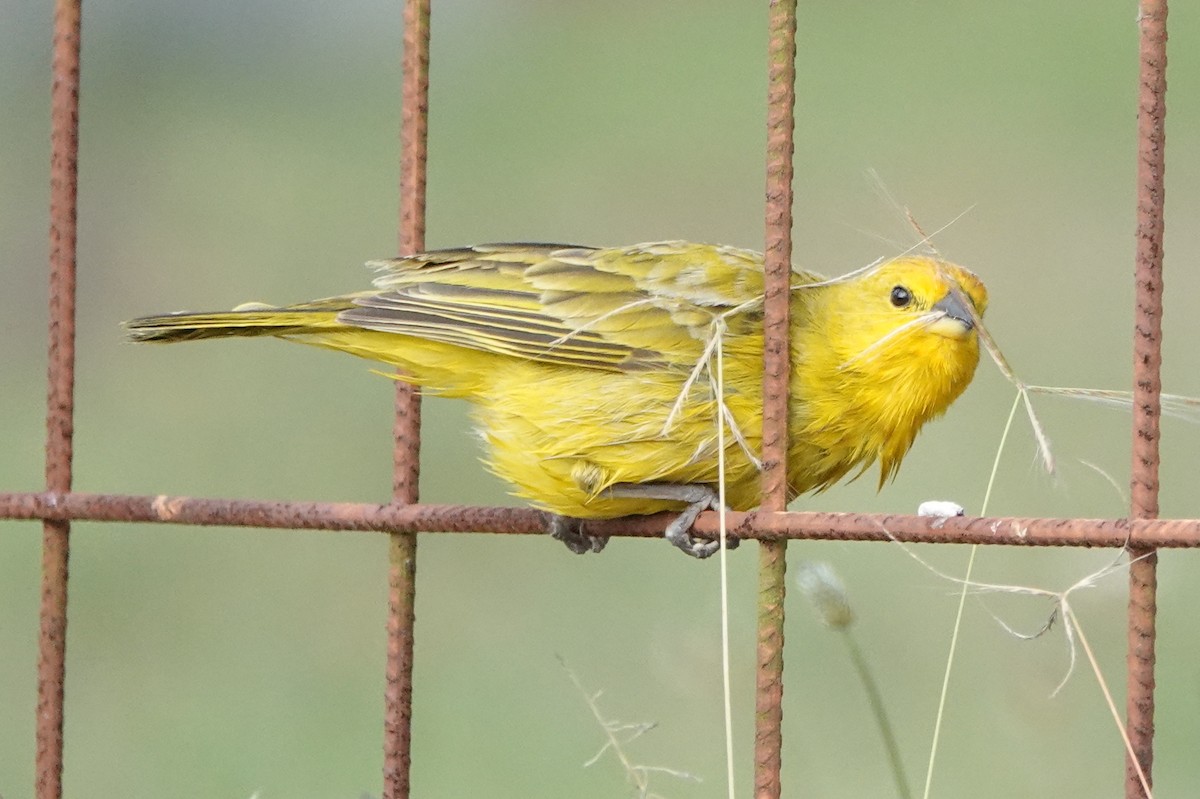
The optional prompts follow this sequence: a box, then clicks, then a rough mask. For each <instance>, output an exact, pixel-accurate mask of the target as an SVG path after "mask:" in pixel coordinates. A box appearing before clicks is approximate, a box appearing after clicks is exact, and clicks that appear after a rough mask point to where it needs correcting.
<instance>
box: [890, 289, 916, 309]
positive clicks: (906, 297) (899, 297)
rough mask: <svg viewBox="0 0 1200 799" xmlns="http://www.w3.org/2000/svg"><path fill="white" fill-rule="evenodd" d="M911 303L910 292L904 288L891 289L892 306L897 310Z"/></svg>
mask: <svg viewBox="0 0 1200 799" xmlns="http://www.w3.org/2000/svg"><path fill="white" fill-rule="evenodd" d="M911 302H912V292H910V291H909V290H908V289H906V288H904V286H896V287H895V288H893V289H892V305H894V306H896V307H897V308H905V307H907V306H908V305H909V304H910V303H911Z"/></svg>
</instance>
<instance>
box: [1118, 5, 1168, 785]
mask: <svg viewBox="0 0 1200 799" xmlns="http://www.w3.org/2000/svg"><path fill="white" fill-rule="evenodd" d="M1138 26H1139V30H1140V41H1139V46H1138V54H1139V60H1140V63H1141V66H1140V70H1139V73H1140V74H1139V90H1138V116H1137V119H1138V155H1137V256H1136V258H1137V261H1136V270H1137V271H1136V277H1135V281H1136V285H1137V298H1136V307H1135V311H1134V337H1133V348H1134V367H1133V369H1134V380H1133V382H1134V386H1133V392H1134V395H1133V396H1134V403H1133V476H1132V481H1131V494H1130V499H1131V503H1130V516H1131V517H1132V518H1135V519H1153V518H1155V517H1157V516H1158V463H1159V452H1158V445H1159V417H1160V410H1161V408H1160V394H1161V392H1162V378H1161V372H1162V310H1163V302H1162V292H1163V276H1162V259H1163V167H1164V165H1165V159H1164V149H1165V145H1166V135H1165V123H1166V116H1167V106H1166V93H1167V0H1142V2H1140V3H1139V7H1138ZM1129 554H1130V557H1131V558H1132V559H1134V560H1133V562H1132V563H1131V564H1130V567H1129V629H1128V633H1129V649H1128V655H1127V659H1126V663H1127V685H1126V702H1125V713H1126V726H1127V728H1128V730H1129V740H1130V743H1131V744H1132V748H1133V752H1134V754H1135V755H1136V757H1137V765H1140V767H1141V772H1142V774H1144V775H1145V779H1146V782H1147V785H1149V784H1150V780H1151V766H1152V765H1153V761H1154V658H1155V654H1154V647H1155V638H1156V630H1155V624H1156V612H1157V608H1156V595H1157V591H1158V553H1157V552H1155V551H1154V550H1151V549H1141V548H1131V549H1130V553H1129ZM1125 795H1126V796H1127V797H1131V798H1132V797H1143V796H1145V791H1144V789H1143V786H1142V779H1141V776H1140V775H1139V774H1138V768H1137V766H1136V765H1135V763H1134V761H1133V759H1132V758H1130V757H1129V756H1128V755H1127V756H1126V764H1125Z"/></svg>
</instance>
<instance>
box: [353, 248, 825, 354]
mask: <svg viewBox="0 0 1200 799" xmlns="http://www.w3.org/2000/svg"><path fill="white" fill-rule="evenodd" d="M370 266H372V267H375V268H376V269H377V270H379V272H380V275H379V277H378V278H377V279H376V280H375V287H376V289H377V290H376V291H375V292H373V293H363V294H360V295H356V296H355V297H353V303H354V307H353V308H350V309H348V310H344V311H342V312H341V313H340V314H339V316H338V319H339V321H340V322H342V323H343V324H347V325H352V326H356V327H361V328H365V329H369V330H380V331H385V332H391V333H399V334H402V335H408V336H415V337H417V338H424V339H429V340H433V341H441V342H444V343H448V344H454V345H457V346H462V347H468V348H471V349H476V350H482V351H485V352H493V353H496V354H500V355H510V356H514V357H520V358H528V359H532V360H535V361H543V362H546V363H554V364H562V365H571V366H579V367H585V368H593V369H607V370H622V371H629V370H637V369H646V368H651V367H662V366H667V367H672V366H675V367H679V368H684V369H690V368H691V367H692V366H693V365H694V364H695V360H696V358H698V357H700V355H701V354H702V352H703V350H704V346H705V343H706V341H707V338H708V336H709V335H710V330H711V325H712V323H713V321H714V319H716V318H717V317H718V316H720V315H722V314H731V315H733V316H736V317H737V318H736V319H735V320H733V321H734V324H730V329H731V330H752V329H753V328H754V327H755V323H757V326H758V328H759V330H761V307H760V305H759V303H757V302H755V300H756V299H757V298H759V297H761V295H762V285H763V281H762V256H761V255H759V254H758V253H755V252H751V251H749V250H739V249H735V248H732V247H720V246H714V245H709V244H691V243H687V242H678V241H671V242H657V243H649V244H638V245H634V246H632V247H620V248H608V249H595V248H590V247H578V246H571V245H562V244H486V245H479V246H476V247H470V248H458V249H451V250H437V251H433V252H427V253H421V254H419V255H414V256H410V257H407V258H398V259H395V260H389V261H375V262H372V263H371V264H370ZM798 274H799V275H800V277H799V278H798V279H799V280H801V281H802V282H807V281H808V280H815V279H817V277H816V276H810V275H807V274H803V273H798Z"/></svg>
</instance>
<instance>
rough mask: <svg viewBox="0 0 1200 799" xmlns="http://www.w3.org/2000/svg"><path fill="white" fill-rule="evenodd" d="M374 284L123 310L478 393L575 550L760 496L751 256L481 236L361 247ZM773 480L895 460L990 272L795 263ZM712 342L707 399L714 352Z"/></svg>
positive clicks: (706, 545) (161, 323)
mask: <svg viewBox="0 0 1200 799" xmlns="http://www.w3.org/2000/svg"><path fill="white" fill-rule="evenodd" d="M369 266H372V267H374V268H375V269H377V270H378V271H379V276H378V277H377V278H376V280H375V281H374V286H375V288H374V289H373V290H369V291H362V292H358V293H354V294H346V295H342V296H338V297H331V298H328V299H322V300H315V301H313V302H306V303H300V304H298V305H287V306H279V307H275V306H268V305H264V304H260V303H252V304H247V305H243V306H240V307H238V308H236V309H234V310H233V311H229V312H220V313H174V314H166V315H160V316H151V317H145V318H142V319H135V320H133V321H131V322H128V323H127V328H128V330H129V334H130V337H131V338H132V339H134V340H136V341H160V342H173V341H190V340H193V339H203V338H217V337H226V336H274V337H276V338H282V339H287V340H289V341H296V342H300V343H302V344H311V345H315V346H318V347H326V348H328V349H333V350H339V351H342V352H348V353H351V354H352V355H358V356H360V357H363V358H368V359H370V360H374V361H381V362H383V363H387V364H392V365H394V366H396V367H398V368H399V370H400V376H399V379H401V380H405V381H408V382H411V383H414V384H416V385H419V386H421V388H422V389H423V390H425V391H429V392H434V393H438V394H442V395H446V396H450V397H462V398H464V399H466V400H469V401H470V402H472V403H473V404H474V406H475V408H474V410H475V420H476V423H477V425H478V428H479V431H480V433H481V435H482V437H483V439H484V441H485V442H486V444H487V448H488V453H489V454H488V456H487V461H486V462H487V465H488V467H489V468H490V469H491V470H492V471H493V472H495V473H496V474H497V475H498V476H500V477H501V478H503V479H504V480H506V481H508V482H509V483H511V484H512V485H513V487H514V489H515V493H516V494H517V495H518V496H521V497H524V498H525V499H527V500H529V501H530V502H531V503H533V504H534V505H535V506H537V507H540V508H542V509H543V510H545V511H548V512H549V514H550V516H549V519H550V523H549V528H550V532H551V533H552V534H554V536H555V537H556V538H560V539H561V540H563V541H564V542H565V543H566V544H567V545H568V546H569V547H570V548H571V549H572V550H573V551H576V552H584V551H587V550H589V549H591V550H595V551H599V549H600V548H601V547H602V546H603V544H604V540H603V539H598V538H593V537H590V536H587V535H586V533H585V529H584V525H583V520H586V519H605V518H613V517H618V516H625V515H629V514H649V513H655V512H658V511H677V512H679V513H680V515H679V517H678V518H677V519H676V521H675V522H673V523H672V524H671V525H670V526H669V527H668V528H667V530H666V537H667V538H668V539H669V540H670V541H671V542H672V543H673V544H675V545H676V546H678V547H679V548H680V549H682V550H683V551H684V552H686V553H688V554H690V555H693V556H696V557H706V556H708V555H710V554H712V552H714V551H715V549H716V548H717V546H718V544H717V543H716V542H714V541H709V540H702V539H697V538H694V537H693V536H692V534H691V533H690V528H691V525H692V522H693V521H694V520H695V518H696V516H697V515H698V514H699V513H700V512H701V511H702V510H704V509H707V508H714V509H716V507H717V502H716V492H715V491H714V487H715V486H716V485H717V482H718V458H717V455H718V453H717V447H718V443H717V434H718V431H717V425H718V423H719V422H720V421H721V420H723V421H724V423H725V424H726V425H727V426H728V430H727V434H726V435H725V441H726V444H725V459H724V460H725V465H724V479H725V486H726V499H727V502H728V504H729V506H730V507H732V508H733V509H735V510H749V509H750V508H752V507H754V506H755V505H756V504H757V503H758V499H759V485H760V477H759V474H760V463H759V461H758V454H759V452H760V448H761V444H762V433H761V428H762V424H761V422H762V417H761V414H762V353H763V323H762V295H763V259H762V256H761V255H760V254H758V253H755V252H751V251H748V250H741V249H735V248H732V247H723V246H716V245H709V244H692V243H687V242H676V241H672V242H661V243H651V244H639V245H634V246H630V247H616V248H599V249H598V248H591V247H577V246H569V245H559V244H489V245H480V246H476V247H467V248H462V249H450V250H437V251H433V252H426V253H421V254H418V255H412V256H408V257H404V258H397V259H393V260H386V261H375V262H371V263H370V264H369ZM792 285H793V289H792V295H791V339H790V341H791V379H790V406H789V430H790V438H791V443H790V446H789V449H788V453H787V477H788V485H789V495H790V497H795V496H796V495H798V494H801V493H804V492H807V491H813V490H821V489H824V488H827V487H829V486H830V485H832V484H833V483H835V482H836V481H838V480H839V479H840V478H842V477H844V476H845V475H847V474H848V473H850V472H852V471H854V472H855V476H858V475H859V474H861V473H862V472H863V471H865V470H866V469H867V468H868V467H869V466H871V465H872V464H873V463H875V462H876V461H878V463H879V468H880V486H882V485H883V483H884V482H885V481H887V480H888V479H889V478H890V477H892V476H893V475H895V473H896V470H897V469H898V468H899V466H900V462H901V460H902V459H903V458H904V455H905V454H906V453H907V452H908V450H909V447H910V446H911V445H912V443H913V440H914V438H915V437H916V435H917V432H918V431H919V430H920V429H921V427H922V425H924V424H925V423H926V422H928V421H929V420H930V419H933V418H934V417H936V416H939V415H940V414H942V413H943V412H944V411H945V410H946V408H947V407H948V406H949V405H950V403H951V402H953V401H954V400H955V399H956V398H957V397H958V396H959V394H961V393H962V392H963V390H964V389H965V388H966V387H967V384H968V383H970V381H971V378H972V377H973V375H974V373H975V367H976V365H977V364H978V361H979V342H978V339H977V335H976V329H975V328H976V323H977V322H978V320H979V319H980V318H981V317H982V315H983V313H984V310H985V307H986V304H987V290H986V289H985V287H984V285H983V283H982V282H981V281H980V280H979V278H977V277H976V276H975V275H974V274H973V273H971V272H970V271H968V270H966V269H964V268H962V267H960V266H956V265H954V264H951V263H948V262H946V261H942V260H938V259H934V258H928V257H918V256H905V257H899V258H896V259H894V260H891V261H886V262H883V263H880V264H878V265H876V266H874V267H872V268H868V269H864V270H859V271H858V272H856V273H852V274H851V275H848V276H846V277H844V278H837V279H833V280H826V279H825V278H823V277H821V276H820V275H817V274H814V273H811V272H804V271H799V270H796V269H793V283H792ZM717 348H719V349H720V357H721V358H722V359H723V386H722V388H723V395H721V396H719V397H718V391H717V386H716V377H715V375H716V370H715V369H714V368H713V359H714V358H715V357H716V350H717Z"/></svg>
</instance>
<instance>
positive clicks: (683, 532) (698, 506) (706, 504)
mask: <svg viewBox="0 0 1200 799" xmlns="http://www.w3.org/2000/svg"><path fill="white" fill-rule="evenodd" d="M707 492H708V493H707V494H705V495H703V496H700V497H699V498H698V499H696V500H695V501H693V502H692V504H690V505H688V506H687V507H686V508H684V510H683V512H682V513H680V514H679V515H678V516H677V517H675V520H674V521H673V522H671V523H670V524H669V525H667V529H666V530H664V531H663V535H664V536H666V539H667V540H668V541H670V542H671V543H672V544H674V545H675V546H676V547H677V548H678V549H679V550H680V551H681V552H683V553H684V554H687V555H691V556H692V557H693V558H698V559H700V560H703V559H704V558H707V557H709V556H711V555H713V554H714V553H716V552H718V551H719V550H720V549H721V539H719V538H712V539H709V538H697V537H695V536H694V535H692V532H691V530H692V525H693V524H695V523H696V518H697V517H698V516H699V515H700V514H701V512H703V511H706V510H715V511H717V512H718V513H721V512H723V510H724V509H723V508H722V507H721V503H720V501H719V500H718V497H717V492H715V491H713V490H712V489H707ZM740 543H741V539H739V538H737V537H736V536H733V535H729V534H728V533H726V534H725V548H726V549H737V547H738V544H740Z"/></svg>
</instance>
